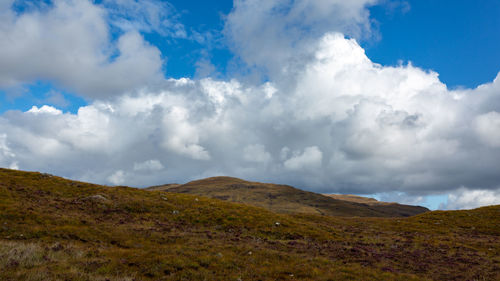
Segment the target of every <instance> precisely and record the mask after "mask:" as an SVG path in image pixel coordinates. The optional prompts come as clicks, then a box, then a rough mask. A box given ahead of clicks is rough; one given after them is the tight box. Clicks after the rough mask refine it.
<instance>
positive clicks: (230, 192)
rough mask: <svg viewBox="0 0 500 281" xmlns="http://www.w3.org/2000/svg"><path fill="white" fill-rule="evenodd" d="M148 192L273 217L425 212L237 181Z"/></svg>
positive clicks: (212, 181) (198, 183)
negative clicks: (239, 206)
mask: <svg viewBox="0 0 500 281" xmlns="http://www.w3.org/2000/svg"><path fill="white" fill-rule="evenodd" d="M150 189H151V190H164V191H169V192H175V193H189V194H195V195H199V196H206V197H211V198H217V199H222V200H227V201H231V202H238V203H245V204H250V205H253V206H257V207H262V208H266V209H268V210H271V211H273V212H277V213H285V214H289V213H306V214H320V215H330V216H351V217H352V216H360V217H400V216H402V217H408V216H412V215H417V214H421V213H424V212H427V211H429V210H428V209H427V208H424V207H419V206H408V205H400V204H366V202H353V201H350V200H339V199H336V198H331V197H328V196H324V195H322V194H318V193H313V192H307V191H303V190H300V189H297V188H294V187H291V186H288V185H277V184H269V183H259V182H248V181H244V180H241V179H237V178H230V177H214V178H208V179H203V180H197V181H192V182H189V183H187V184H184V185H165V186H163V188H162V187H161V186H159V187H158V186H157V187H152V188H150Z"/></svg>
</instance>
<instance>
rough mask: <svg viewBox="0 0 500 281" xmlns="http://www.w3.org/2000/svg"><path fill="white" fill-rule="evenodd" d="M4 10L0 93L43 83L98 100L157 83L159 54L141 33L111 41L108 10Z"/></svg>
mask: <svg viewBox="0 0 500 281" xmlns="http://www.w3.org/2000/svg"><path fill="white" fill-rule="evenodd" d="M150 2H151V1H148V3H150ZM116 3H121V1H117V2H116ZM117 5H118V4H117ZM42 6H43V5H42ZM10 7H11V5H10V4H4V5H2V6H1V7H0V8H2V9H1V11H0V38H3V40H1V41H0V65H2V67H1V68H0V87H1V88H4V89H7V88H12V87H16V86H19V85H22V84H23V83H31V82H34V81H37V80H48V81H52V82H54V83H55V84H56V85H58V86H60V87H64V88H66V89H69V90H71V91H75V92H77V93H78V94H79V95H82V96H84V97H87V98H104V97H106V96H109V95H115V94H122V93H124V92H126V91H132V90H133V89H135V88H138V87H143V86H144V85H147V84H148V83H151V82H153V81H157V80H159V79H161V78H162V74H161V68H162V65H163V60H162V57H161V54H160V51H159V50H158V49H157V48H156V47H154V46H151V45H150V44H149V43H147V42H146V41H145V40H144V39H143V37H142V36H141V35H140V34H139V32H138V31H139V30H140V29H142V27H141V28H139V27H138V28H137V29H133V28H130V29H127V30H125V31H124V32H122V33H121V35H120V36H119V37H118V38H117V40H116V41H115V40H113V38H112V34H111V32H110V28H109V25H108V22H107V20H108V19H107V16H108V14H109V13H110V10H107V9H105V8H103V7H102V6H98V5H95V4H93V3H91V2H90V1H87V0H81V1H76V0H56V1H53V4H52V5H50V6H47V5H45V6H43V7H37V6H34V7H32V8H30V9H26V10H25V11H24V12H22V13H16V12H14V10H13V9H11V8H10ZM144 9H147V8H146V7H144ZM137 13H141V12H140V11H138V12H137ZM151 17H154V15H151ZM159 20H161V17H160V19H159Z"/></svg>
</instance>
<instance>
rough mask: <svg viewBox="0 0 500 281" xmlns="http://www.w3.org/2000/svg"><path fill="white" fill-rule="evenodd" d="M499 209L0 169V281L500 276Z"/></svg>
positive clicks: (452, 278)
mask: <svg viewBox="0 0 500 281" xmlns="http://www.w3.org/2000/svg"><path fill="white" fill-rule="evenodd" d="M499 215H500V206H492V207H487V208H481V209H477V210H471V211H456V212H430V213H425V214H422V215H418V216H415V217H411V218H404V219H403V218H392V219H391V218H347V217H328V216H319V215H307V214H302V215H286V214H276V213H273V212H271V211H269V210H266V209H262V208H257V207H252V206H248V205H241V204H236V203H230V202H226V201H221V200H216V199H208V198H203V197H196V196H193V195H188V194H174V193H165V192H161V191H145V190H138V189H134V188H128V187H105V186H98V185H92V184H87V183H81V182H74V181H70V180H65V179H62V178H59V177H54V176H50V175H44V174H40V173H27V172H18V171H11V170H4V169H0V268H1V269H2V270H0V280H500V240H499V237H500V227H499V225H500V221H499V218H500V216H499Z"/></svg>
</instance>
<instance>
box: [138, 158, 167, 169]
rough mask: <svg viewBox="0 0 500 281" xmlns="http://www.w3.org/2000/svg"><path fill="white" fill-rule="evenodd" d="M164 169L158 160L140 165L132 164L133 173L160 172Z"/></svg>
mask: <svg viewBox="0 0 500 281" xmlns="http://www.w3.org/2000/svg"><path fill="white" fill-rule="evenodd" d="M164 168H165V167H163V165H162V164H161V162H160V161H158V160H147V161H144V162H142V163H134V171H160V170H163V169H164Z"/></svg>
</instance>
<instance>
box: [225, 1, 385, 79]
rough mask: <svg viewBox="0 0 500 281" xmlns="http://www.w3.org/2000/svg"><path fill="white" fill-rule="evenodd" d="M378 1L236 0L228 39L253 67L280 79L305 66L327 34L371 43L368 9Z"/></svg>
mask: <svg viewBox="0 0 500 281" xmlns="http://www.w3.org/2000/svg"><path fill="white" fill-rule="evenodd" d="M377 2H379V1H378V0H351V1H343V0H298V1H290V0H235V1H234V8H233V10H232V11H231V13H230V14H229V15H228V16H227V20H226V25H225V31H224V32H225V34H226V37H227V39H228V40H229V43H230V46H231V49H232V50H233V52H235V54H237V55H238V56H239V57H240V58H241V59H242V60H243V61H244V62H245V63H247V64H248V65H249V66H251V67H253V66H256V67H257V68H259V69H262V68H263V69H265V70H267V71H266V74H267V75H270V76H276V75H279V74H281V73H282V72H283V71H284V72H290V71H293V69H289V68H293V66H296V65H301V64H303V63H304V60H306V59H307V58H308V57H309V56H310V55H311V54H312V53H314V48H311V44H314V42H315V41H316V40H317V39H319V38H321V37H322V36H323V35H324V34H325V33H327V32H341V33H343V34H346V35H349V36H352V37H355V38H362V37H369V36H370V34H371V32H370V31H371V22H370V19H369V11H368V7H369V6H371V5H374V4H376V3H377Z"/></svg>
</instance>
